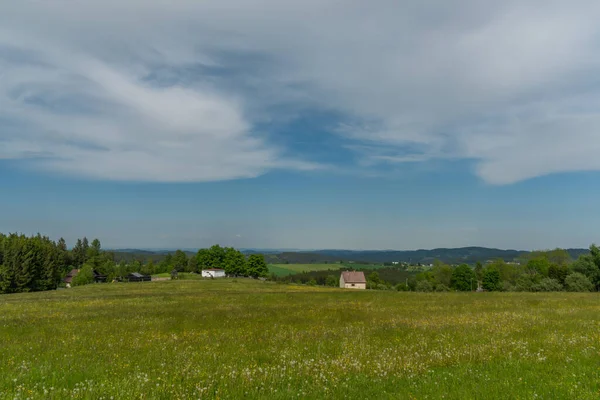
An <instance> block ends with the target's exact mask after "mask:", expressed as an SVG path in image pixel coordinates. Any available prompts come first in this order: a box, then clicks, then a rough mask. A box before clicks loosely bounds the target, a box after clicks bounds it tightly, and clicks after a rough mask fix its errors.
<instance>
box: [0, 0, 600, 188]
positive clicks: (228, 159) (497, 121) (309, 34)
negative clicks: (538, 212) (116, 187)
mask: <svg viewBox="0 0 600 400" xmlns="http://www.w3.org/2000/svg"><path fill="white" fill-rule="evenodd" d="M4 8H5V9H4V10H3V13H2V14H1V15H0V26H1V27H3V28H2V29H3V30H2V31H0V118H2V119H3V120H6V121H8V122H7V123H6V124H5V125H4V126H6V128H4V129H1V130H0V144H1V146H2V147H1V148H0V157H4V158H23V157H30V158H32V159H33V161H32V162H33V164H32V165H34V166H39V167H40V168H49V169H53V170H60V171H64V172H67V173H76V174H82V175H86V176H93V177H98V178H108V179H132V180H140V179H147V180H166V181H169V180H183V181H201V180H215V179H228V178H234V177H252V176H257V175H259V174H261V173H264V172H265V171H268V170H270V169H272V168H293V169H312V168H316V165H315V164H312V163H310V162H305V161H301V160H303V159H304V160H306V159H310V154H295V155H293V157H292V158H291V159H290V157H289V156H290V155H289V152H291V151H292V150H293V149H287V154H286V149H282V148H279V147H275V146H274V145H272V144H270V143H271V142H270V141H269V139H268V135H262V133H263V132H255V126H256V121H257V120H260V119H263V118H266V119H269V118H274V119H277V118H279V116H277V115H274V114H273V113H274V111H273V106H274V105H277V104H280V103H285V104H292V105H293V106H295V107H296V108H297V109H299V110H300V109H303V108H305V107H310V108H322V109H325V110H330V111H335V112H337V113H339V114H340V115H342V116H343V118H342V119H343V120H342V121H340V127H341V128H340V129H339V130H337V131H335V132H332V134H335V135H338V136H340V137H341V138H343V139H342V140H343V141H345V142H346V143H345V144H344V143H341V144H340V146H342V145H347V144H348V143H350V144H351V145H352V146H354V147H353V148H354V149H373V148H379V150H377V151H374V152H373V151H370V152H362V153H360V152H359V154H362V157H363V160H362V164H361V165H362V166H363V167H365V168H370V167H369V166H373V165H378V164H386V163H394V164H400V165H401V164H402V163H405V162H420V161H426V160H430V159H470V160H473V161H474V162H475V165H476V166H475V172H476V173H477V174H478V175H479V176H480V177H481V178H482V179H484V180H485V181H487V182H490V183H495V184H506V183H512V182H516V181H519V180H523V179H528V178H531V177H535V176H541V175H545V174H549V173H555V172H565V171H578V170H596V169H600V163H599V162H598V161H596V159H597V157H596V154H597V152H598V149H599V147H600V135H599V134H598V133H599V132H598V130H599V129H600V112H599V111H597V110H598V108H597V107H595V106H596V105H598V102H599V100H600V89H598V85H597V82H596V79H597V78H596V76H597V75H598V69H599V66H600V63H599V62H600V57H599V56H598V54H600V53H598V50H599V47H600V46H599V44H600V42H599V39H600V27H599V25H598V24H597V21H598V19H599V17H600V4H599V3H598V2H596V1H591V0H577V1H573V2H564V1H558V0H554V1H553V0H551V1H540V0H527V1H517V0H509V1H505V2H492V1H474V0H459V1H456V2H452V3H448V2H445V1H433V2H422V1H417V0H411V1H392V0H380V1H377V2H375V3H369V4H367V3H365V2H363V1H358V0H344V1H339V0H335V1H334V0H319V1H317V0H308V1H287V2H281V1H275V0H254V1H241V0H219V1H216V0H207V1H202V2H197V1H192V0H174V1H170V2H164V1H159V0H149V1H148V0H146V1H143V2H142V1H137V0H130V1H127V2H122V1H116V0H108V1H97V0H93V1H87V2H71V1H58V0H57V1H54V2H42V3H40V2H36V3H35V4H34V3H30V2H18V3H14V4H11V5H10V6H6V7H4ZM41 16H43V18H41ZM247 56H256V57H259V59H260V62H258V64H257V65H250V64H249V63H248V64H246V62H247V61H248V58H247ZM188 66H204V67H207V68H216V69H219V68H223V69H226V70H229V71H231V70H233V72H231V75H230V76H219V77H215V76H212V75H210V74H206V73H205V72H202V71H204V70H200V71H199V72H198V73H197V75H196V76H194V79H192V80H191V82H187V83H186V84H185V85H182V84H169V85H164V84H158V83H157V82H152V81H148V80H147V79H145V78H146V77H147V76H149V75H150V74H152V72H154V71H156V69H157V68H166V69H167V70H170V69H171V70H173V71H174V72H173V75H174V76H177V71H178V68H182V67H188ZM232 82H235V83H240V85H236V84H232ZM249 87H250V88H252V90H246V89H247V88H249ZM42 103H43V104H44V105H42ZM292 108H293V107H292ZM270 134H274V133H273V132H271V133H270ZM382 149H383V150H382ZM40 155H44V156H45V157H43V158H40V157H39V156H40ZM288 160H290V161H288Z"/></svg>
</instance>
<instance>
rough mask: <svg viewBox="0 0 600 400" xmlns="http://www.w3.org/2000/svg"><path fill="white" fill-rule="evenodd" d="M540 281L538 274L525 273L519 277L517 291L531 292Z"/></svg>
mask: <svg viewBox="0 0 600 400" xmlns="http://www.w3.org/2000/svg"><path fill="white" fill-rule="evenodd" d="M537 283H538V276H537V275H532V274H525V275H522V276H520V277H519V278H518V279H517V285H516V287H515V290H516V291H517V292H531V291H533V287H534V286H535V285H536V284H537Z"/></svg>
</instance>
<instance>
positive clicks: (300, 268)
mask: <svg viewBox="0 0 600 400" xmlns="http://www.w3.org/2000/svg"><path fill="white" fill-rule="evenodd" d="M340 268H344V266H343V265H341V264H269V273H274V274H275V275H277V276H286V275H294V274H298V273H301V272H308V271H326V270H328V269H332V270H338V269H340Z"/></svg>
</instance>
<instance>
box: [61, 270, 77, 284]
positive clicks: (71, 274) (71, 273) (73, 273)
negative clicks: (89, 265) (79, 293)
mask: <svg viewBox="0 0 600 400" xmlns="http://www.w3.org/2000/svg"><path fill="white" fill-rule="evenodd" d="M78 273H79V270H78V269H72V270H71V271H69V273H68V274H67V276H65V279H63V282H64V283H66V285H67V287H71V283H72V282H73V278H75V277H76V276H77V274H78Z"/></svg>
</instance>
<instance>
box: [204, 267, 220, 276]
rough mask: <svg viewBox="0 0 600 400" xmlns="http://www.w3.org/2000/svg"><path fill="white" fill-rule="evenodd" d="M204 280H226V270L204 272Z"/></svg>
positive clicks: (205, 270) (207, 270) (211, 269)
mask: <svg viewBox="0 0 600 400" xmlns="http://www.w3.org/2000/svg"><path fill="white" fill-rule="evenodd" d="M202 277H203V278H225V270H224V269H219V268H209V269H203V270H202Z"/></svg>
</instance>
